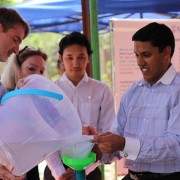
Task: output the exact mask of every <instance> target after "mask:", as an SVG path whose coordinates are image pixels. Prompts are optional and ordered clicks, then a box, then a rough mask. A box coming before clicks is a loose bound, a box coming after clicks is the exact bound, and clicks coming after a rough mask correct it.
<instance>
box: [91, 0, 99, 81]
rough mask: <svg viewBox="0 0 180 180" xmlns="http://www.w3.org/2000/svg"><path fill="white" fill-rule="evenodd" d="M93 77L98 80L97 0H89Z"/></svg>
mask: <svg viewBox="0 0 180 180" xmlns="http://www.w3.org/2000/svg"><path fill="white" fill-rule="evenodd" d="M89 7H90V33H91V46H92V50H93V54H92V70H93V78H94V79H97V80H100V63H99V37H98V20H97V19H98V12H97V0H89Z"/></svg>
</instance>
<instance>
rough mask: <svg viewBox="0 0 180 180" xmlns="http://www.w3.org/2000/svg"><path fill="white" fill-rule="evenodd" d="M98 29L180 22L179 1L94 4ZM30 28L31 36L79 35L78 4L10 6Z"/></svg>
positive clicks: (54, 0) (77, 0) (34, 1)
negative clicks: (115, 22) (118, 23)
mask: <svg viewBox="0 0 180 180" xmlns="http://www.w3.org/2000/svg"><path fill="white" fill-rule="evenodd" d="M97 2H98V23H99V24H98V27H99V29H100V30H102V29H104V30H109V20H110V19H111V18H117V19H125V18H131V19H139V18H146V19H150V18H151V19H170V18H179V15H180V12H179V10H180V0H97ZM11 7H13V8H15V9H16V10H17V11H18V12H19V13H20V14H21V15H22V16H23V17H24V18H25V19H26V20H27V21H28V22H29V24H30V27H31V31H32V32H48V31H51V32H64V31H82V16H81V12H82V7H81V0H31V1H28V2H26V3H22V4H18V5H15V6H11Z"/></svg>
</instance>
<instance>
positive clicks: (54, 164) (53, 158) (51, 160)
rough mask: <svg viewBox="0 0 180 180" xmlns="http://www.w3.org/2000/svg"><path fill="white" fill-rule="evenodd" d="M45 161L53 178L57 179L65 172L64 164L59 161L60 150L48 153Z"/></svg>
mask: <svg viewBox="0 0 180 180" xmlns="http://www.w3.org/2000/svg"><path fill="white" fill-rule="evenodd" d="M46 162H47V164H48V167H49V169H50V170H51V173H52V175H53V177H54V178H55V179H58V177H59V176H61V175H62V174H63V173H65V172H66V170H65V168H64V165H63V163H62V161H61V153H60V151H57V152H55V153H53V154H52V155H50V156H49V157H48V158H47V159H46Z"/></svg>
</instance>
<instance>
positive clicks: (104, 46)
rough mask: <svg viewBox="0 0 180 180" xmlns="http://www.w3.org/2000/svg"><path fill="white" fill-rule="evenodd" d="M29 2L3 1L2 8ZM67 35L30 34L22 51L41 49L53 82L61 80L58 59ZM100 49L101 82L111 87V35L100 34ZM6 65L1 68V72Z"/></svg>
mask: <svg viewBox="0 0 180 180" xmlns="http://www.w3.org/2000/svg"><path fill="white" fill-rule="evenodd" d="M25 1H27V0H1V1H0V6H9V5H14V4H17V3H22V2H25ZM65 34H67V33H65V32H64V34H58V33H51V32H47V33H30V34H29V36H28V37H27V38H26V39H25V40H23V42H22V44H21V46H20V49H21V48H23V47H24V46H26V45H28V46H32V47H35V48H41V49H42V50H43V51H44V52H45V53H46V54H47V55H48V64H47V71H48V75H49V78H50V79H51V80H53V81H55V80H56V79H58V78H59V74H58V71H57V59H58V55H57V52H58V44H59V41H60V40H61V38H62V37H63V36H64V35H65ZM99 46H100V47H99V49H100V67H101V80H102V81H103V82H105V83H106V84H107V85H109V86H110V87H111V86H112V83H111V79H112V76H111V75H112V72H111V69H112V68H111V66H112V63H111V57H110V33H107V32H100V33H99ZM3 67H4V65H2V66H1V70H0V71H2V69H3Z"/></svg>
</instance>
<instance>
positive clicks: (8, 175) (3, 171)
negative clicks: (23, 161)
mask: <svg viewBox="0 0 180 180" xmlns="http://www.w3.org/2000/svg"><path fill="white" fill-rule="evenodd" d="M0 178H1V179H4V180H15V176H14V175H13V174H12V172H10V171H9V170H8V169H7V168H6V167H4V166H2V165H0Z"/></svg>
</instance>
